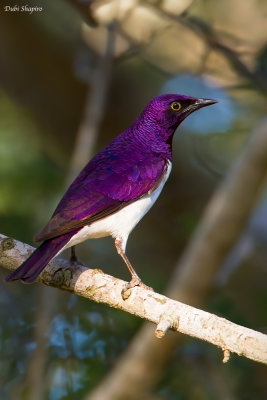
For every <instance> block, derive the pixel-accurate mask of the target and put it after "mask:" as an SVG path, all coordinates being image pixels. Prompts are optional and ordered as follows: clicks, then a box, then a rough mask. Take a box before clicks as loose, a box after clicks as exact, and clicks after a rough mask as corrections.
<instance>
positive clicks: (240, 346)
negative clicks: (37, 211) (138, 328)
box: [0, 234, 267, 364]
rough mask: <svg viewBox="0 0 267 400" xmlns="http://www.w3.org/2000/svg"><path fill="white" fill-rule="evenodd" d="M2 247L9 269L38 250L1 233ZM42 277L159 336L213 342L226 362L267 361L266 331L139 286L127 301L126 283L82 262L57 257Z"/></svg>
mask: <svg viewBox="0 0 267 400" xmlns="http://www.w3.org/2000/svg"><path fill="white" fill-rule="evenodd" d="M0 249H1V250H0V266H2V267H4V268H7V269H10V270H14V269H15V268H17V267H18V266H19V265H20V264H21V263H22V262H23V261H24V260H25V258H26V257H28V256H29V255H30V254H31V252H32V251H33V248H32V247H31V246H29V245H27V244H25V243H22V242H19V241H17V240H14V239H11V238H8V237H6V236H4V235H1V234H0ZM38 281H39V282H42V283H44V284H46V285H48V286H54V287H57V288H60V289H63V290H66V291H69V292H72V293H74V294H76V295H78V296H82V297H85V298H87V299H89V300H93V301H96V302H97V303H104V304H107V305H108V306H110V307H113V308H118V309H120V310H123V311H126V312H129V313H131V314H134V315H136V316H139V317H141V318H144V319H146V320H148V321H150V322H153V323H155V324H156V325H157V327H156V331H155V335H156V337H158V338H161V337H163V336H164V335H165V333H166V331H167V330H168V329H169V328H171V329H173V330H175V331H177V332H181V333H184V334H187V335H190V336H194V337H196V338H198V339H201V340H205V341H207V342H209V343H212V344H214V345H216V346H218V347H221V349H222V351H223V354H224V356H223V361H224V362H226V361H227V360H228V358H229V353H230V352H233V353H236V354H238V355H242V356H244V357H247V358H250V359H252V360H254V361H258V362H262V363H264V364H267V335H264V334H262V333H260V332H256V331H253V330H251V329H248V328H245V327H242V326H239V325H236V324H234V323H232V322H230V321H227V320H226V319H224V318H220V317H217V316H216V315H213V314H210V313H208V312H205V311H202V310H199V309H197V308H194V307H191V306H188V305H186V304H183V303H181V302H178V301H174V300H171V299H169V298H168V297H165V296H163V295H160V294H158V293H155V292H150V291H147V290H145V289H143V288H140V287H135V288H134V289H132V291H131V293H129V297H128V299H127V300H123V299H122V296H121V291H122V288H123V286H124V285H125V282H124V281H122V280H120V279H117V278H114V277H112V276H110V275H107V274H104V273H103V272H102V271H101V270H99V269H87V268H86V267H84V266H82V265H80V266H75V268H74V267H73V266H72V265H71V264H70V263H69V262H68V261H66V260H60V259H56V260H53V261H52V262H51V263H49V264H48V266H47V267H46V269H45V271H44V272H43V273H42V274H41V276H40V277H39V279H38Z"/></svg>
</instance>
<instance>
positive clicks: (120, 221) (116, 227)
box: [64, 161, 172, 249]
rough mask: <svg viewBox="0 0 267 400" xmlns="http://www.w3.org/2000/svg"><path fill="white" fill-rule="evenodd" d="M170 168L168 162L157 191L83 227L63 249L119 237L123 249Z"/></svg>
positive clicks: (154, 197)
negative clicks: (110, 237) (86, 241)
mask: <svg viewBox="0 0 267 400" xmlns="http://www.w3.org/2000/svg"><path fill="white" fill-rule="evenodd" d="M171 167H172V164H171V162H170V161H169V164H168V168H167V172H166V174H165V176H164V178H163V179H162V181H161V183H160V185H159V186H158V187H157V189H155V190H154V191H153V192H152V193H151V194H147V195H145V196H143V197H142V198H140V199H139V200H136V201H135V202H133V203H131V204H129V205H128V206H126V207H124V208H122V209H121V210H119V211H117V212H115V213H114V214H112V215H109V216H108V217H105V218H103V219H101V220H99V221H96V222H93V223H92V224H91V225H87V226H85V227H83V228H82V229H81V230H80V231H79V232H78V233H76V235H74V236H73V237H72V238H71V240H70V241H69V242H68V243H67V244H66V246H65V247H64V249H66V248H67V247H71V246H75V245H77V244H78V243H81V242H83V241H85V240H87V239H94V238H95V239H96V238H101V237H105V236H112V237H113V238H118V237H120V238H121V239H122V240H123V242H124V247H125V246H126V242H127V239H128V236H129V234H130V232H131V231H132V230H133V228H134V227H135V226H136V225H137V223H138V222H139V221H140V220H141V219H142V218H143V216H144V215H145V214H146V213H147V212H148V211H149V210H150V208H151V207H152V206H153V204H154V203H155V201H156V200H157V198H158V197H159V195H160V192H161V191H162V188H163V186H164V184H165V182H166V181H167V179H168V177H169V175H170V172H171Z"/></svg>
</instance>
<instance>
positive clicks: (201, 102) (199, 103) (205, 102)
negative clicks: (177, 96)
mask: <svg viewBox="0 0 267 400" xmlns="http://www.w3.org/2000/svg"><path fill="white" fill-rule="evenodd" d="M216 103H217V101H216V100H211V99H196V100H195V101H194V103H193V104H192V103H191V104H190V105H189V106H188V107H186V109H185V115H189V114H191V113H192V112H194V111H196V110H199V109H200V108H202V107H207V106H211V105H212V104H216Z"/></svg>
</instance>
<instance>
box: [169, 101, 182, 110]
mask: <svg viewBox="0 0 267 400" xmlns="http://www.w3.org/2000/svg"><path fill="white" fill-rule="evenodd" d="M170 107H171V109H172V110H173V111H179V110H180V109H181V107H182V105H181V103H178V101H173V102H172V103H171V105H170Z"/></svg>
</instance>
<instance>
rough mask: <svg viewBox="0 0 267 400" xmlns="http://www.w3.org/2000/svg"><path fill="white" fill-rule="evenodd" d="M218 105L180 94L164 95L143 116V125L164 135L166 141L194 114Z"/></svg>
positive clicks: (148, 107) (153, 101)
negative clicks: (203, 108)
mask: <svg viewBox="0 0 267 400" xmlns="http://www.w3.org/2000/svg"><path fill="white" fill-rule="evenodd" d="M215 103H217V102H216V101H215V100H210V99H198V98H196V97H189V96H183V95H180V94H163V95H161V96H158V97H155V98H154V99H153V100H151V102H150V103H149V104H148V105H147V106H146V108H145V109H144V111H143V113H142V114H141V116H140V117H141V119H142V123H143V124H145V125H147V126H150V127H151V129H155V128H156V130H157V131H158V132H159V131H160V132H161V133H162V135H163V136H164V138H165V139H168V137H170V136H172V135H173V133H174V131H175V129H176V128H177V127H178V125H179V124H180V123H181V122H182V121H183V120H184V119H185V118H186V117H188V115H190V114H191V113H192V112H194V111H197V110H199V109H200V108H202V107H207V106H210V105H212V104H215Z"/></svg>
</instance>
